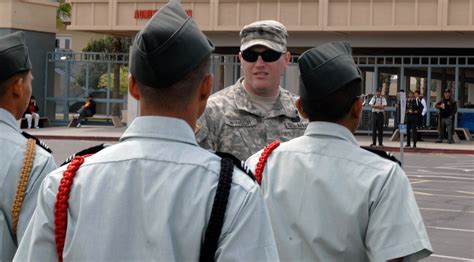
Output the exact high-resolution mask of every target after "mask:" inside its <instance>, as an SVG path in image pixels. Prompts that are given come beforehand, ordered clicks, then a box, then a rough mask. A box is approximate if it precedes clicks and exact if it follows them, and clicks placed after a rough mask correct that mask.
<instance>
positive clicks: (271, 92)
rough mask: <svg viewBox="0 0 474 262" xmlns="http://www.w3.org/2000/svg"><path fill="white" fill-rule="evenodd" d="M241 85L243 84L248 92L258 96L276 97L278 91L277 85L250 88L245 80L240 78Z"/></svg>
mask: <svg viewBox="0 0 474 262" xmlns="http://www.w3.org/2000/svg"><path fill="white" fill-rule="evenodd" d="M242 85H243V86H244V88H245V90H247V92H249V93H250V94H252V95H255V96H260V97H276V96H278V94H279V93H280V87H279V86H277V87H276V88H273V87H265V88H260V89H258V90H257V89H253V88H250V87H249V86H248V85H247V84H246V82H245V79H244V80H242Z"/></svg>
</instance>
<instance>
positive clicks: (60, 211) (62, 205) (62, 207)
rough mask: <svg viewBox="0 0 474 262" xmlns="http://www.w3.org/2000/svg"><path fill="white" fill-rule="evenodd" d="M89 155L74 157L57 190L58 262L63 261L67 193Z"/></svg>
mask: <svg viewBox="0 0 474 262" xmlns="http://www.w3.org/2000/svg"><path fill="white" fill-rule="evenodd" d="M88 156H90V155H84V156H76V157H75V158H74V159H73V160H72V161H71V163H70V164H69V165H68V167H67V169H66V171H64V175H63V177H62V178H61V182H60V184H59V188H58V194H57V195H56V204H55V205H54V238H55V240H56V250H57V253H58V261H59V262H62V261H63V249H64V242H65V240H66V231H67V209H68V207H69V203H68V200H69V192H70V191H71V187H72V182H73V179H74V176H75V175H76V172H77V170H78V169H79V167H80V166H81V165H82V163H84V159H85V158H86V157H88Z"/></svg>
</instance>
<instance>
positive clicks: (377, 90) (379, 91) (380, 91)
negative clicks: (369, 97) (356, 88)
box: [375, 88, 382, 96]
mask: <svg viewBox="0 0 474 262" xmlns="http://www.w3.org/2000/svg"><path fill="white" fill-rule="evenodd" d="M381 94H382V90H381V89H380V88H377V89H376V90H375V95H376V96H380V95H381Z"/></svg>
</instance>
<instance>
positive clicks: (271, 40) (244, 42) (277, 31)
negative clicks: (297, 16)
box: [240, 20, 288, 53]
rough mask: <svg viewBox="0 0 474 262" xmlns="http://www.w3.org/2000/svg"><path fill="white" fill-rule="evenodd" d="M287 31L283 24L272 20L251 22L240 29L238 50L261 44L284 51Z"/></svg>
mask: <svg viewBox="0 0 474 262" xmlns="http://www.w3.org/2000/svg"><path fill="white" fill-rule="evenodd" d="M287 38H288V32H287V31H286V28H285V26H284V25H283V24H281V23H280V22H277V21H274V20H264V21H257V22H253V23H251V24H249V25H246V26H244V28H242V30H241V31H240V51H244V50H246V49H248V48H249V47H252V46H256V45H262V46H265V47H268V48H270V49H272V50H274V51H277V52H281V53H284V52H286V39H287Z"/></svg>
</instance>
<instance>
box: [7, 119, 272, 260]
mask: <svg viewBox="0 0 474 262" xmlns="http://www.w3.org/2000/svg"><path fill="white" fill-rule="evenodd" d="M120 141H121V142H120V143H119V144H116V145H113V146H110V147H108V148H105V149H103V150H102V151H100V152H98V153H97V154H95V155H93V156H91V157H88V158H87V159H86V161H85V162H84V164H83V165H82V166H81V168H80V169H79V170H78V173H77V174H76V177H75V178H74V183H73V186H72V190H71V193H70V199H69V209H68V228H67V235H66V242H65V246H64V254H63V257H64V261H198V259H199V253H200V246H201V242H202V239H203V237H204V234H205V230H206V226H207V223H208V221H209V216H210V213H211V208H212V204H213V202H214V196H215V192H216V187H217V182H218V179H219V171H220V158H219V157H218V156H216V155H214V154H212V153H210V152H209V151H206V150H205V149H202V148H200V147H199V146H198V145H197V143H196V139H195V137H194V133H193V131H192V129H191V128H190V126H189V125H188V124H187V123H186V122H184V121H183V120H178V119H175V118H166V117H138V118H136V119H135V120H134V121H133V123H132V124H131V125H130V127H129V128H128V129H127V130H126V131H125V133H124V134H123V136H122V137H121V139H120ZM64 169H65V168H61V169H58V170H56V171H55V172H53V173H52V174H51V175H49V176H48V177H47V178H46V180H45V181H44V183H43V185H42V187H41V191H40V196H39V201H38V208H37V209H36V212H35V213H34V216H33V219H32V221H31V223H30V224H29V225H28V228H27V232H26V237H25V240H24V241H23V242H21V243H20V247H19V248H18V253H17V255H16V256H15V260H16V261H57V256H56V247H55V241H54V224H53V220H54V215H53V211H54V203H55V202H56V193H57V188H58V185H59V181H60V179H61V177H62V174H63V171H64ZM216 258H217V259H218V260H221V261H278V254H277V251H276V246H275V240H274V237H273V233H272V230H271V226H270V221H269V216H268V211H267V208H266V205H265V202H264V200H263V196H262V194H261V193H260V190H259V188H258V185H257V184H256V183H255V182H254V181H252V180H251V179H250V178H249V177H248V176H247V175H246V174H244V173H243V172H241V171H240V170H238V169H237V168H234V175H233V180H232V188H231V192H230V196H229V203H228V206H227V211H226V216H225V221H224V226H223V229H222V234H221V237H220V240H219V245H218V250H217V255H216Z"/></svg>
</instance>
